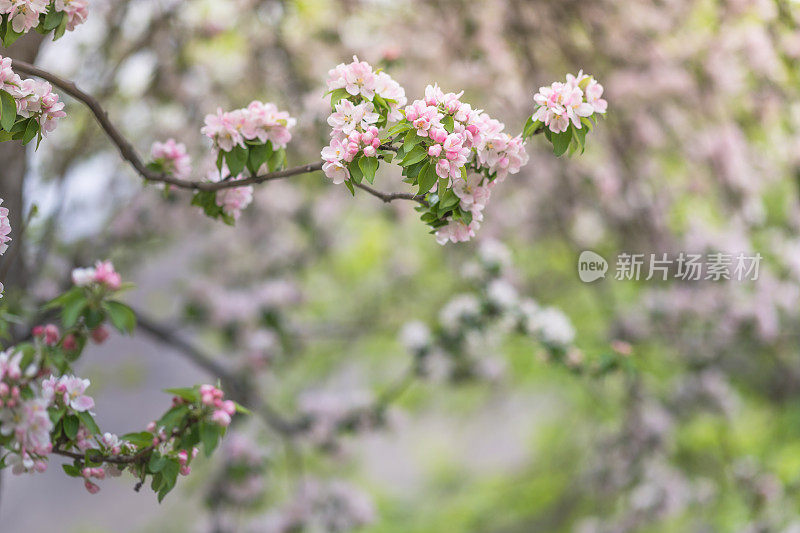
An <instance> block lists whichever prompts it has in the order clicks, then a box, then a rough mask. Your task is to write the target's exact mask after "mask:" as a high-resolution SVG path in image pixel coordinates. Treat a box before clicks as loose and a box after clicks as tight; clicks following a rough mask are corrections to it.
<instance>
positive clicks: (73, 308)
mask: <svg viewBox="0 0 800 533" xmlns="http://www.w3.org/2000/svg"><path fill="white" fill-rule="evenodd" d="M85 308H86V298H85V297H83V295H82V294H81V298H76V299H74V300H70V301H69V302H67V303H66V304H65V305H64V308H63V309H62V310H61V322H62V325H63V326H64V327H65V328H71V327H72V326H74V325H75V323H76V322H77V321H78V317H80V316H81V313H83V310H84V309H85Z"/></svg>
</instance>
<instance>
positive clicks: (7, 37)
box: [3, 17, 66, 48]
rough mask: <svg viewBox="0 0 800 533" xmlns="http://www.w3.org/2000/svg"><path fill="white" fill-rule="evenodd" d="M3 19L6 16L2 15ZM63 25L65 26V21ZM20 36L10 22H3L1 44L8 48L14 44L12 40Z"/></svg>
mask: <svg viewBox="0 0 800 533" xmlns="http://www.w3.org/2000/svg"><path fill="white" fill-rule="evenodd" d="M3 19H4V20H5V19H6V17H3ZM64 25H65V26H66V23H65V24H64ZM20 37H22V34H21V33H17V32H15V31H14V29H13V28H12V27H11V24H10V23H7V24H5V34H4V35H3V46H5V47H6V48H8V47H9V46H11V45H12V44H14V42H15V41H16V40H17V39H19V38H20Z"/></svg>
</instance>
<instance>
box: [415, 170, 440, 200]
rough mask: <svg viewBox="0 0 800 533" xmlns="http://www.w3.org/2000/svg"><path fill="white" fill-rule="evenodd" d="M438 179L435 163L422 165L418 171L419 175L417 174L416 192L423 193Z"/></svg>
mask: <svg viewBox="0 0 800 533" xmlns="http://www.w3.org/2000/svg"><path fill="white" fill-rule="evenodd" d="M438 179H439V176H438V175H437V174H436V165H434V164H428V165H427V166H425V167H423V168H422V169H421V170H420V171H419V176H417V183H419V192H418V194H425V193H426V192H428V191H429V190H431V188H432V187H433V185H434V184H435V183H436V180H438Z"/></svg>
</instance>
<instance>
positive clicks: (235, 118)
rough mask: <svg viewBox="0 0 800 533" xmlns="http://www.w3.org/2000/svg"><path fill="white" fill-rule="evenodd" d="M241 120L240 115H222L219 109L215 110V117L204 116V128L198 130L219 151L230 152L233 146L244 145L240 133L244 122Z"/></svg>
mask: <svg viewBox="0 0 800 533" xmlns="http://www.w3.org/2000/svg"><path fill="white" fill-rule="evenodd" d="M241 119H243V117H242V116H241V115H234V114H232V113H223V112H222V109H221V108H217V114H216V115H206V119H205V126H203V127H202V128H201V129H200V133H202V134H203V135H205V136H207V137H208V138H210V139H211V140H212V141H214V143H215V144H216V145H217V147H219V149H220V150H222V151H224V152H230V151H231V150H233V147H234V146H237V145H238V146H241V147H244V145H245V144H244V137H243V136H242V133H241V131H240V127H241V125H242V124H243V122H244V121H243V120H241ZM237 124H238V126H239V127H237Z"/></svg>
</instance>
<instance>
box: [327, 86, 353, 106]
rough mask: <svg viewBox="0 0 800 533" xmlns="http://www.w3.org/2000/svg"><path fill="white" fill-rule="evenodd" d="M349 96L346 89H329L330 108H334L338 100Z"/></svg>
mask: <svg viewBox="0 0 800 533" xmlns="http://www.w3.org/2000/svg"><path fill="white" fill-rule="evenodd" d="M349 97H350V93H348V92H347V90H346V89H344V88H341V89H335V90H333V91H331V109H334V108H335V107H336V104H338V103H339V100H341V99H343V98H349Z"/></svg>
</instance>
